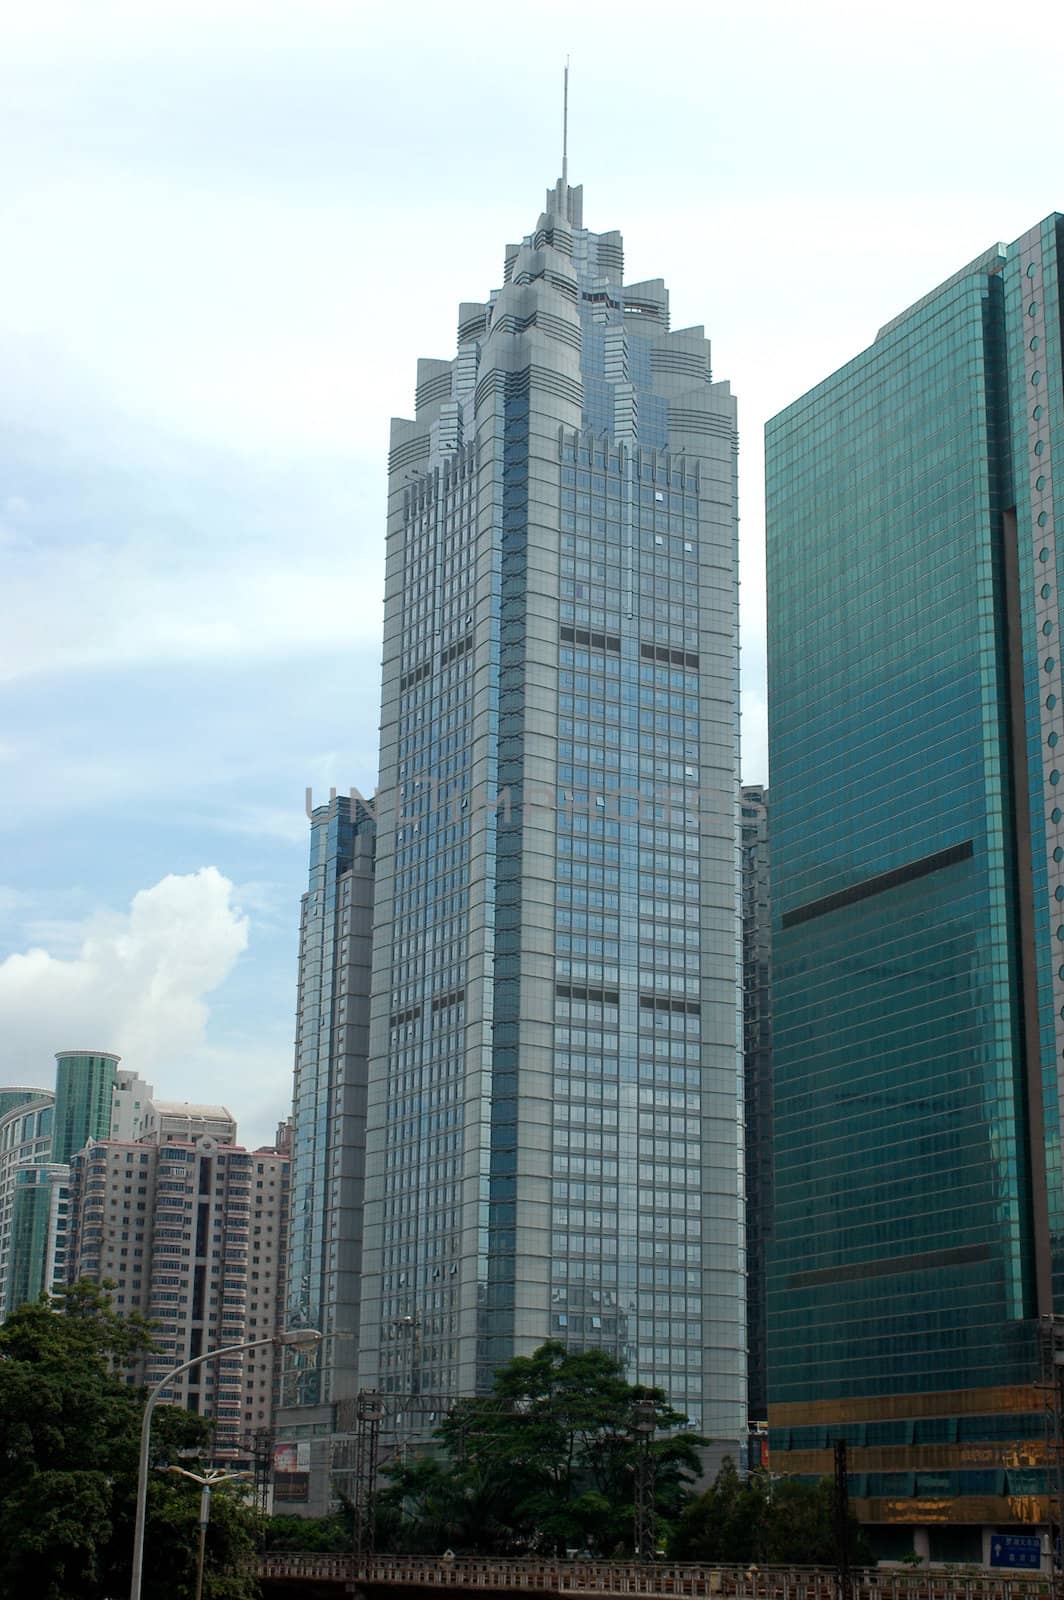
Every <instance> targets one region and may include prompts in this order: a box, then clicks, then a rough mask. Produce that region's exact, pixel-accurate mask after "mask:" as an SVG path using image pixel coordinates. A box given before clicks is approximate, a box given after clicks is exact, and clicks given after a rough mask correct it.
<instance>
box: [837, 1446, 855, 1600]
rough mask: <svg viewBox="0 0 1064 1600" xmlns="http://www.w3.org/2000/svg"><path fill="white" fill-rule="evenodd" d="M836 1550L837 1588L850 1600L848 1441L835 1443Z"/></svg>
mask: <svg viewBox="0 0 1064 1600" xmlns="http://www.w3.org/2000/svg"><path fill="white" fill-rule="evenodd" d="M835 1548H836V1551H837V1555H838V1570H837V1573H836V1580H835V1581H836V1587H837V1589H838V1594H839V1600H850V1597H851V1594H852V1592H853V1589H852V1579H851V1575H850V1469H849V1465H848V1463H847V1459H846V1440H845V1439H836V1441H835Z"/></svg>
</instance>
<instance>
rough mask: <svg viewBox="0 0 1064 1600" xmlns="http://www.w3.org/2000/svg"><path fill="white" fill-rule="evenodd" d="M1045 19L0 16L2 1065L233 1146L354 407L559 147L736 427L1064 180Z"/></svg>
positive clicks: (346, 609) (772, 405)
mask: <svg viewBox="0 0 1064 1600" xmlns="http://www.w3.org/2000/svg"><path fill="white" fill-rule="evenodd" d="M1062 33H1064V24H1062V22H1061V20H1060V14H1059V11H1058V8H1057V7H1056V6H1055V5H1050V4H1044V3H1043V4H1038V3H1037V0H1036V3H1034V4H1032V5H1030V6H1028V7H1027V8H1025V9H1024V11H1023V12H1022V14H1017V15H1016V17H1015V18H1013V16H1012V15H1011V14H1008V13H1004V12H1002V10H1001V8H1000V6H994V7H991V6H990V5H988V4H983V3H981V0H969V3H966V4H961V3H954V0H922V3H920V4H914V3H912V0H892V3H891V4H890V5H889V6H888V5H877V4H870V5H867V6H864V7H858V6H854V5H853V4H852V3H849V4H841V3H835V0H806V3H804V4H802V5H800V6H798V5H794V4H783V3H780V0H768V3H756V0H755V3H747V4H739V5H737V4H736V3H735V0H729V3H728V4H724V3H722V0H704V3H698V4H695V3H692V4H681V3H677V0H659V3H658V4H657V5H655V6H654V7H647V6H646V5H644V4H629V3H628V0H613V3H611V4H610V5H608V6H606V5H600V4H597V3H587V0H585V3H584V4H582V5H580V6H574V5H573V4H572V3H569V4H566V5H562V4H558V3H555V0H538V3H537V5H536V6H535V7H528V6H508V5H505V4H503V3H501V0H497V3H495V4H490V5H489V4H481V3H479V0H476V3H463V0H452V3H451V4H450V5H448V6H440V5H438V4H428V3H424V0H406V3H405V4H404V5H402V6H391V7H387V6H380V5H374V6H372V7H371V6H369V5H366V4H361V3H350V0H346V3H335V4H333V3H326V0H300V3H283V4H282V3H271V0H256V3H254V4H242V3H238V0H211V3H210V4H200V3H199V0H181V3H180V4H170V3H169V0H137V3H136V4H114V3H110V0H93V3H92V4H91V5H86V4H85V3H84V0H77V3H75V4H57V3H54V0H37V3H36V4H35V5H34V6H33V7H18V8H16V7H15V6H14V5H13V4H10V3H9V4H8V5H7V6H5V7H3V9H2V12H0V185H2V187H0V192H2V193H3V195H4V244H3V252H2V256H0V283H2V288H3V292H2V293H0V616H2V619H3V626H2V628H0V1082H4V1083H27V1084H49V1083H51V1082H52V1080H53V1075H54V1062H53V1057H54V1053H55V1052H56V1051H57V1050H60V1049H66V1048H73V1047H85V1048H89V1047H91V1048H96V1049H105V1050H116V1051H118V1052H120V1053H121V1054H122V1056H123V1059H124V1062H125V1064H126V1065H128V1066H131V1067H135V1068H136V1069H137V1070H138V1071H140V1072H141V1073H142V1074H143V1075H144V1076H145V1077H147V1078H149V1080H151V1081H152V1082H154V1083H155V1085H156V1089H157V1092H158V1093H159V1095H160V1097H161V1098H166V1099H192V1100H210V1101H216V1100H220V1101H223V1102H224V1103H226V1104H227V1105H229V1106H230V1108H231V1110H232V1111H233V1112H234V1114H235V1115H236V1116H237V1118H238V1122H239V1124H240V1131H241V1137H242V1138H243V1139H245V1140H246V1141H248V1142H250V1143H253V1144H254V1143H259V1142H262V1141H264V1140H266V1139H268V1138H269V1137H270V1136H271V1135H272V1133H273V1130H274V1126H275V1124H276V1122H277V1120H278V1119H279V1118H280V1117H281V1116H282V1115H284V1114H285V1112H286V1110H287V1108H288V1104H289V1101H290V1096H291V1061H292V1037H293V1028H294V1022H293V1012H294V1005H295V976H296V956H297V928H298V917H299V897H300V894H301V892H302V890H303V888H304V886H305V875H306V848H307V822H306V817H305V815H304V803H305V802H304V797H305V791H306V788H307V787H308V786H309V787H311V788H312V790H313V791H314V793H315V794H316V795H321V796H324V795H325V794H326V792H327V790H328V788H329V786H330V785H335V786H336V787H337V788H339V789H341V790H342V791H346V790H347V789H348V788H349V787H350V786H351V785H352V784H354V785H356V786H358V787H359V788H360V789H362V790H364V791H368V790H370V789H371V788H372V786H373V782H374V778H375V766H376V736H377V720H378V711H379V700H378V682H379V663H380V625H381V605H382V583H383V528H384V491H385V458H386V450H387V442H388V422H389V418H390V417H391V416H393V415H398V416H409V415H410V414H411V413H412V406H413V388H414V375H415V364H416V361H417V358H418V357H419V356H437V357H444V358H447V357H450V356H451V355H453V353H454V341H455V326H456V320H457V308H458V304H459V302H460V301H462V300H479V299H483V298H485V297H486V295H487V294H488V293H489V292H490V290H491V289H493V288H497V287H498V286H499V285H500V283H501V280H502V262H503V247H504V245H505V244H506V243H507V242H509V241H511V240H517V239H519V238H520V237H521V236H523V235H524V234H525V233H527V232H528V231H530V230H531V229H532V228H533V227H534V226H535V222H536V219H537V216H538V214H539V211H540V210H541V209H542V206H543V194H544V191H545V189H546V188H547V186H548V185H550V184H552V183H553V181H554V180H555V178H556V177H557V176H558V171H559V166H560V143H561V139H560V134H561V81H562V65H563V63H564V60H565V58H566V56H567V55H568V56H569V57H570V59H571V71H572V77H571V95H570V118H569V130H570V138H569V155H570V178H571V180H572V181H574V182H581V183H583V185H584V196H585V201H584V207H585V220H586V221H587V223H588V225H589V226H590V227H591V228H593V229H595V230H598V231H602V230H605V229H608V228H613V227H618V228H620V229H621V230H622V231H623V233H624V236H625V247H626V276H627V278H628V280H629V281H637V280H639V279H641V278H646V277H657V276H662V277H664V278H665V279H666V281H667V283H668V284H669V287H670V291H671V297H672V322H673V326H674V327H684V326H688V325H691V324H695V323H704V324H705V327H706V331H707V333H708V334H709V336H710V338H711V340H712V341H713V365H714V376H715V377H716V378H718V379H723V378H727V379H729V380H730V381H731V383H732V386H733V388H734V390H735V392H736V393H737V395H738V398H739V416H740V429H741V437H742V445H741V455H740V496H741V516H742V629H743V773H744V777H745V778H746V779H747V781H763V780H765V779H766V778H767V777H768V770H767V754H766V709H765V669H764V629H765V619H764V562H763V538H764V519H763V495H762V488H761V474H762V448H761V434H762V428H763V425H764V422H765V420H766V419H767V418H768V417H770V416H771V415H773V414H774V412H776V411H777V410H779V409H780V408H781V407H782V406H784V405H786V404H788V403H789V402H790V401H791V400H793V399H795V398H796V397H797V396H798V395H800V394H801V393H803V392H804V390H805V389H807V388H809V387H810V386H811V385H812V384H814V383H816V382H817V381H818V380H819V379H821V378H822V377H824V376H826V375H827V374H828V373H829V372H831V371H833V370H834V369H835V368H836V367H838V366H839V365H841V364H842V363H843V362H844V361H846V360H848V359H849V358H850V357H851V356H853V355H855V354H856V353H857V352H858V351H859V350H861V349H862V348H864V347H865V346H866V345H867V344H868V343H870V342H871V340H872V339H873V338H874V336H875V332H876V329H877V328H878V327H879V326H880V325H881V324H882V323H883V322H885V321H886V320H887V319H888V318H889V317H891V316H893V315H894V314H895V313H897V312H898V311H899V310H901V309H902V308H903V307H905V306H906V305H908V304H909V303H911V302H912V301H913V300H915V299H917V298H919V297H920V296H921V295H922V294H924V293H925V292H926V291H927V290H929V289H930V288H932V287H933V286H934V285H935V284H936V283H938V282H940V281H941V280H942V279H943V278H945V277H947V276H949V275H950V274H951V273H952V272H954V271H955V270H956V269H957V268H959V267H960V266H962V265H963V264H964V263H965V262H967V261H968V260H970V259H972V258H973V257H974V256H976V255H978V254H979V253H980V252H981V251H982V250H984V249H985V248H986V247H987V246H988V245H989V244H991V243H993V242H994V241H995V240H998V239H1004V240H1011V239H1014V238H1016V237H1017V236H1018V235H1019V234H1020V233H1022V232H1023V231H1024V230H1025V229H1026V228H1027V227H1028V226H1030V225H1031V224H1032V223H1033V222H1035V221H1037V220H1038V219H1039V218H1041V217H1043V216H1045V215H1047V214H1048V213H1049V212H1051V211H1053V210H1054V209H1057V208H1061V209H1064V160H1062V157H1064V120H1062V118H1061V116H1060V89H1059V61H1060V47H1061V43H1062Z"/></svg>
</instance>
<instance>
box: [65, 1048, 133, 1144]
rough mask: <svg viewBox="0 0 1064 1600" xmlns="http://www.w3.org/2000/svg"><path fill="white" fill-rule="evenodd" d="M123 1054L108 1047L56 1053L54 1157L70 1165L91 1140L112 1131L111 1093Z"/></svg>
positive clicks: (104, 1136)
mask: <svg viewBox="0 0 1064 1600" xmlns="http://www.w3.org/2000/svg"><path fill="white" fill-rule="evenodd" d="M120 1060H121V1057H120V1056H115V1055H111V1054H110V1052H109V1051H106V1050H98V1051H94V1050H60V1051H58V1052H57V1054H56V1058H55V1061H56V1069H55V1122H54V1126H53V1132H52V1160H53V1161H56V1162H61V1163H63V1164H67V1163H69V1161H70V1158H71V1156H72V1155H76V1154H77V1152H78V1151H79V1150H84V1148H85V1146H86V1145H87V1144H88V1142H89V1140H90V1139H106V1138H107V1136H108V1134H109V1133H110V1132H111V1096H112V1093H113V1090H114V1086H115V1073H116V1071H117V1068H118V1063H119V1061H120Z"/></svg>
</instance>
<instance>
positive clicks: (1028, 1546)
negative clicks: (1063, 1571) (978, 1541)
mask: <svg viewBox="0 0 1064 1600" xmlns="http://www.w3.org/2000/svg"><path fill="white" fill-rule="evenodd" d="M990 1565H991V1566H992V1567H1022V1568H1023V1569H1024V1570H1025V1571H1027V1572H1038V1571H1039V1569H1040V1568H1041V1565H1042V1540H1041V1538H1040V1537H1039V1535H1038V1534H1036V1533H994V1534H991V1536H990Z"/></svg>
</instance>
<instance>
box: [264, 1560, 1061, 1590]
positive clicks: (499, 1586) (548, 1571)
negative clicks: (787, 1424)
mask: <svg viewBox="0 0 1064 1600" xmlns="http://www.w3.org/2000/svg"><path fill="white" fill-rule="evenodd" d="M260 1575H261V1577H262V1579H263V1582H264V1586H265V1591H266V1593H267V1594H268V1595H277V1596H290V1597H291V1600H296V1597H297V1596H299V1595H300V1594H306V1595H307V1596H311V1595H314V1596H317V1595H319V1594H320V1595H327V1594H331V1595H334V1596H337V1600H338V1596H339V1593H341V1592H342V1589H341V1586H344V1585H346V1586H347V1587H348V1588H349V1589H350V1590H351V1591H352V1592H357V1593H359V1594H362V1595H364V1596H366V1597H367V1600H399V1595H398V1593H397V1591H399V1590H406V1591H407V1592H408V1593H413V1592H414V1591H426V1590H451V1591H452V1592H454V1593H456V1594H462V1595H474V1594H478V1593H479V1594H482V1595H489V1594H490V1595H522V1594H524V1595H544V1596H559V1597H561V1596H565V1595H587V1596H602V1597H610V1600H612V1597H617V1600H621V1597H624V1596H629V1595H632V1596H636V1595H647V1596H672V1597H675V1600H717V1597H721V1600H839V1580H838V1576H837V1574H836V1573H834V1572H832V1571H825V1570H824V1569H822V1568H814V1567H761V1568H757V1567H749V1568H747V1567H723V1566H697V1565H688V1564H686V1563H675V1562H665V1561H653V1562H616V1561H506V1560H502V1559H493V1558H490V1557H487V1558H455V1559H451V1560H448V1559H446V1558H445V1557H435V1556H371V1557H370V1558H369V1559H368V1560H364V1561H362V1562H361V1563H360V1564H359V1567H358V1570H357V1571H356V1566H355V1561H354V1557H353V1556H345V1555H302V1554H294V1553H293V1554H286V1553H284V1552H275V1553H274V1554H271V1555H269V1556H267V1557H266V1558H265V1559H264V1561H263V1563H262V1566H261V1568H260ZM1050 1587H1051V1580H1050V1578H1049V1577H1048V1575H1043V1576H1041V1577H1040V1576H1038V1575H1037V1574H1033V1575H1023V1576H1017V1575H1016V1574H1012V1573H1010V1574H1004V1573H1003V1574H1001V1575H998V1574H996V1573H992V1572H986V1573H978V1572H977V1573H974V1574H973V1573H972V1569H971V1568H969V1569H968V1570H967V1571H964V1570H960V1571H957V1572H942V1571H939V1572H919V1571H915V1572H906V1571H896V1570H889V1571H867V1572H865V1571H862V1572H854V1573H853V1574H852V1575H851V1579H850V1596H851V1600H1037V1597H1038V1596H1039V1595H1045V1596H1047V1597H1048V1595H1049V1591H1050Z"/></svg>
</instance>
